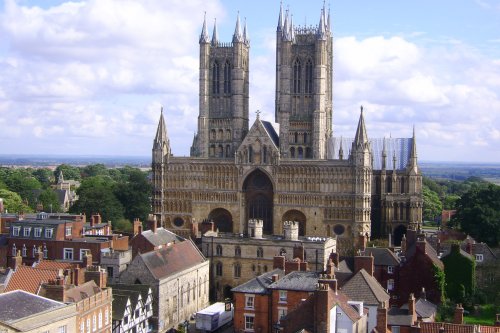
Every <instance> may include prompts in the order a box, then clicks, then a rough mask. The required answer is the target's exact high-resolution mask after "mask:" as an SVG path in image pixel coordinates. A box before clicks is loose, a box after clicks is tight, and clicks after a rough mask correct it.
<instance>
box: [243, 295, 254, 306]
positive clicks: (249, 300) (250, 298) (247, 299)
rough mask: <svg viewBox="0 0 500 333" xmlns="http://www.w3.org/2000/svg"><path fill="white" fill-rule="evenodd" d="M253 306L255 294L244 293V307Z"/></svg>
mask: <svg viewBox="0 0 500 333" xmlns="http://www.w3.org/2000/svg"><path fill="white" fill-rule="evenodd" d="M254 308H255V295H253V294H250V295H245V309H254Z"/></svg>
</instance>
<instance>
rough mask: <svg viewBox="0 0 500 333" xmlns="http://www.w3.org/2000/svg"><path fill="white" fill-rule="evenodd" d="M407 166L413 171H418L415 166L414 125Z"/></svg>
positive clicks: (415, 144) (415, 141) (415, 143)
mask: <svg viewBox="0 0 500 333" xmlns="http://www.w3.org/2000/svg"><path fill="white" fill-rule="evenodd" d="M408 168H409V169H410V170H411V171H414V172H415V173H416V172H418V167H417V140H416V138H415V126H413V137H412V140H411V153H410V161H409V163H408Z"/></svg>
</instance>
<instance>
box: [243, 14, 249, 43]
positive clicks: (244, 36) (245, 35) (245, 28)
mask: <svg viewBox="0 0 500 333" xmlns="http://www.w3.org/2000/svg"><path fill="white" fill-rule="evenodd" d="M243 41H244V42H245V43H246V44H247V45H248V44H250V38H248V30H247V18H246V17H245V24H244V25H243Z"/></svg>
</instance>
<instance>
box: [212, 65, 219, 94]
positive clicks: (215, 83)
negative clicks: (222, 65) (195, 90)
mask: <svg viewBox="0 0 500 333" xmlns="http://www.w3.org/2000/svg"><path fill="white" fill-rule="evenodd" d="M219 80H220V73H219V63H218V62H217V61H216V62H214V64H213V65H212V93H213V94H218V93H219Z"/></svg>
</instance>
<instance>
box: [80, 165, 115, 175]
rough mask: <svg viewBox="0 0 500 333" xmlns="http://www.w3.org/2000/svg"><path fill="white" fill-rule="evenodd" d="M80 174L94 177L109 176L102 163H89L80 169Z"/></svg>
mask: <svg viewBox="0 0 500 333" xmlns="http://www.w3.org/2000/svg"><path fill="white" fill-rule="evenodd" d="M82 176H83V177H84V178H85V177H95V176H109V171H108V168H106V166H105V165H104V164H91V165H87V166H85V167H84V168H83V169H82Z"/></svg>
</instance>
